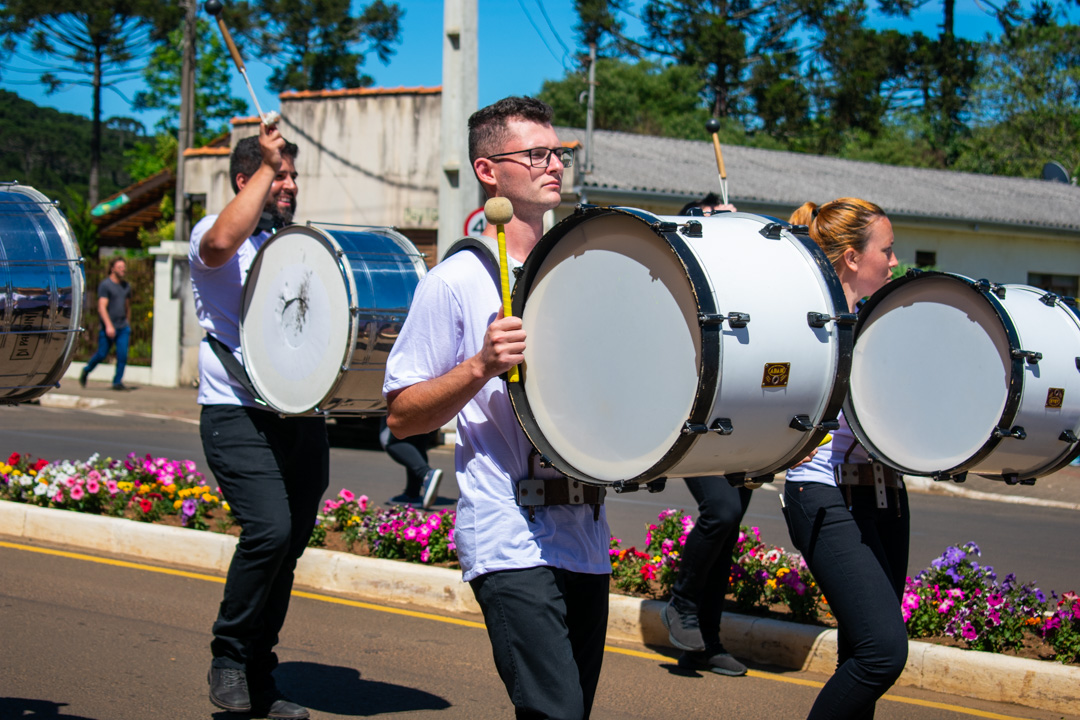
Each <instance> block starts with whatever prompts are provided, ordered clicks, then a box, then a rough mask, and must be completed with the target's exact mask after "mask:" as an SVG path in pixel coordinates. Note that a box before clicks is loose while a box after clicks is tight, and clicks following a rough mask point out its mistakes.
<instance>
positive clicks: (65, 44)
mask: <svg viewBox="0 0 1080 720" xmlns="http://www.w3.org/2000/svg"><path fill="white" fill-rule="evenodd" d="M176 17H178V14H177V9H176V7H175V6H174V5H173V4H171V3H161V2H153V1H152V0H93V2H86V1H85V0H83V1H82V2H77V1H76V0H7V2H5V3H4V4H2V5H0V40H2V44H0V51H2V54H3V55H4V56H6V57H10V56H11V55H12V54H15V51H16V48H17V39H18V38H23V39H26V40H29V47H30V49H31V51H32V52H33V53H34V54H35V55H34V56H33V57H30V58H28V59H27V61H28V62H29V63H30V64H31V65H35V66H37V68H38V70H40V74H39V76H38V77H39V80H40V82H41V83H43V84H44V85H46V87H47V88H48V90H49V92H55V91H57V90H59V89H60V88H62V87H63V86H65V85H69V84H73V85H87V86H89V87H90V88H91V92H92V98H93V99H92V107H91V119H92V121H93V127H92V131H91V138H90V168H89V171H90V172H89V183H88V190H87V203H88V204H89V205H90V206H91V207H93V206H94V205H95V204H96V203H97V201H98V198H99V184H100V173H101V141H102V125H103V123H102V117H101V93H102V90H103V89H104V88H107V87H108V88H111V87H113V85H114V84H115V83H117V82H118V81H120V80H123V79H126V78H129V77H131V76H132V74H133V73H136V72H138V68H137V67H136V65H137V62H136V61H137V60H139V59H141V58H143V57H145V56H146V54H147V53H148V52H149V51H150V49H151V48H152V46H153V45H154V43H155V42H156V41H158V40H159V39H160V36H161V32H160V30H159V28H162V27H166V26H167V25H168V23H169V21H170V19H171V20H172V22H173V24H175V18H176ZM12 70H14V71H16V72H20V71H23V72H36V71H33V70H27V69H22V68H19V69H16V68H12V67H10V66H8V67H7V68H6V71H12ZM113 89H115V88H113Z"/></svg>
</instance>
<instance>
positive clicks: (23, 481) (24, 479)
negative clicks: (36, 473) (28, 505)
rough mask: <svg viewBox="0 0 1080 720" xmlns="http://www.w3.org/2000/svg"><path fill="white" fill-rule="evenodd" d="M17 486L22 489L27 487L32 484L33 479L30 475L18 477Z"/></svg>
mask: <svg viewBox="0 0 1080 720" xmlns="http://www.w3.org/2000/svg"><path fill="white" fill-rule="evenodd" d="M19 484H20V485H22V486H23V487H29V486H30V485H33V484H34V478H33V476H31V475H20V476H19Z"/></svg>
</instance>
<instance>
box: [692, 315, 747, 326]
mask: <svg viewBox="0 0 1080 720" xmlns="http://www.w3.org/2000/svg"><path fill="white" fill-rule="evenodd" d="M697 319H698V324H699V325H702V326H705V327H709V326H712V325H723V324H724V323H725V322H727V324H728V327H731V328H744V327H746V326H747V324H749V322H750V314H749V313H744V312H729V313H728V314H727V315H724V314H722V313H698V316H697Z"/></svg>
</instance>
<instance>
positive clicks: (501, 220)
mask: <svg viewBox="0 0 1080 720" xmlns="http://www.w3.org/2000/svg"><path fill="white" fill-rule="evenodd" d="M484 217H485V218H487V221H488V223H489V224H490V225H494V226H495V234H496V236H497V237H498V238H499V283H500V284H501V286H502V303H503V316H505V317H510V316H511V315H513V314H514V312H513V310H512V309H511V307H510V266H509V264H508V263H507V260H506V228H505V227H504V226H505V225H506V223H508V222H510V220H511V219H512V218H513V217H514V206H513V205H511V204H510V200H508V199H507V198H504V197H493V198H489V199H488V201H487V202H486V203H484ZM507 379H508V382H512V383H516V382H518V381H519V379H520V375H519V374H518V369H517V365H515V366H514V367H512V368H510V371H509V373H508V374H507Z"/></svg>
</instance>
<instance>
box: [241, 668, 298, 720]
mask: <svg viewBox="0 0 1080 720" xmlns="http://www.w3.org/2000/svg"><path fill="white" fill-rule="evenodd" d="M251 692H252V699H251V704H252V711H253V712H255V713H257V714H258V715H259V717H266V718H268V719H269V720H306V718H308V717H310V714H309V713H308V711H307V708H305V707H303V706H302V705H297V704H296V703H294V702H293V701H292V700H289V699H288V698H287V697H285V696H284V695H282V694H281V691H280V690H278V688H277V684H276V683H275V682H274V677H273V676H272V675H263V676H262V677H261V678H260V679H259V680H258V681H256V682H254V683H253V684H252V691H251Z"/></svg>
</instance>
